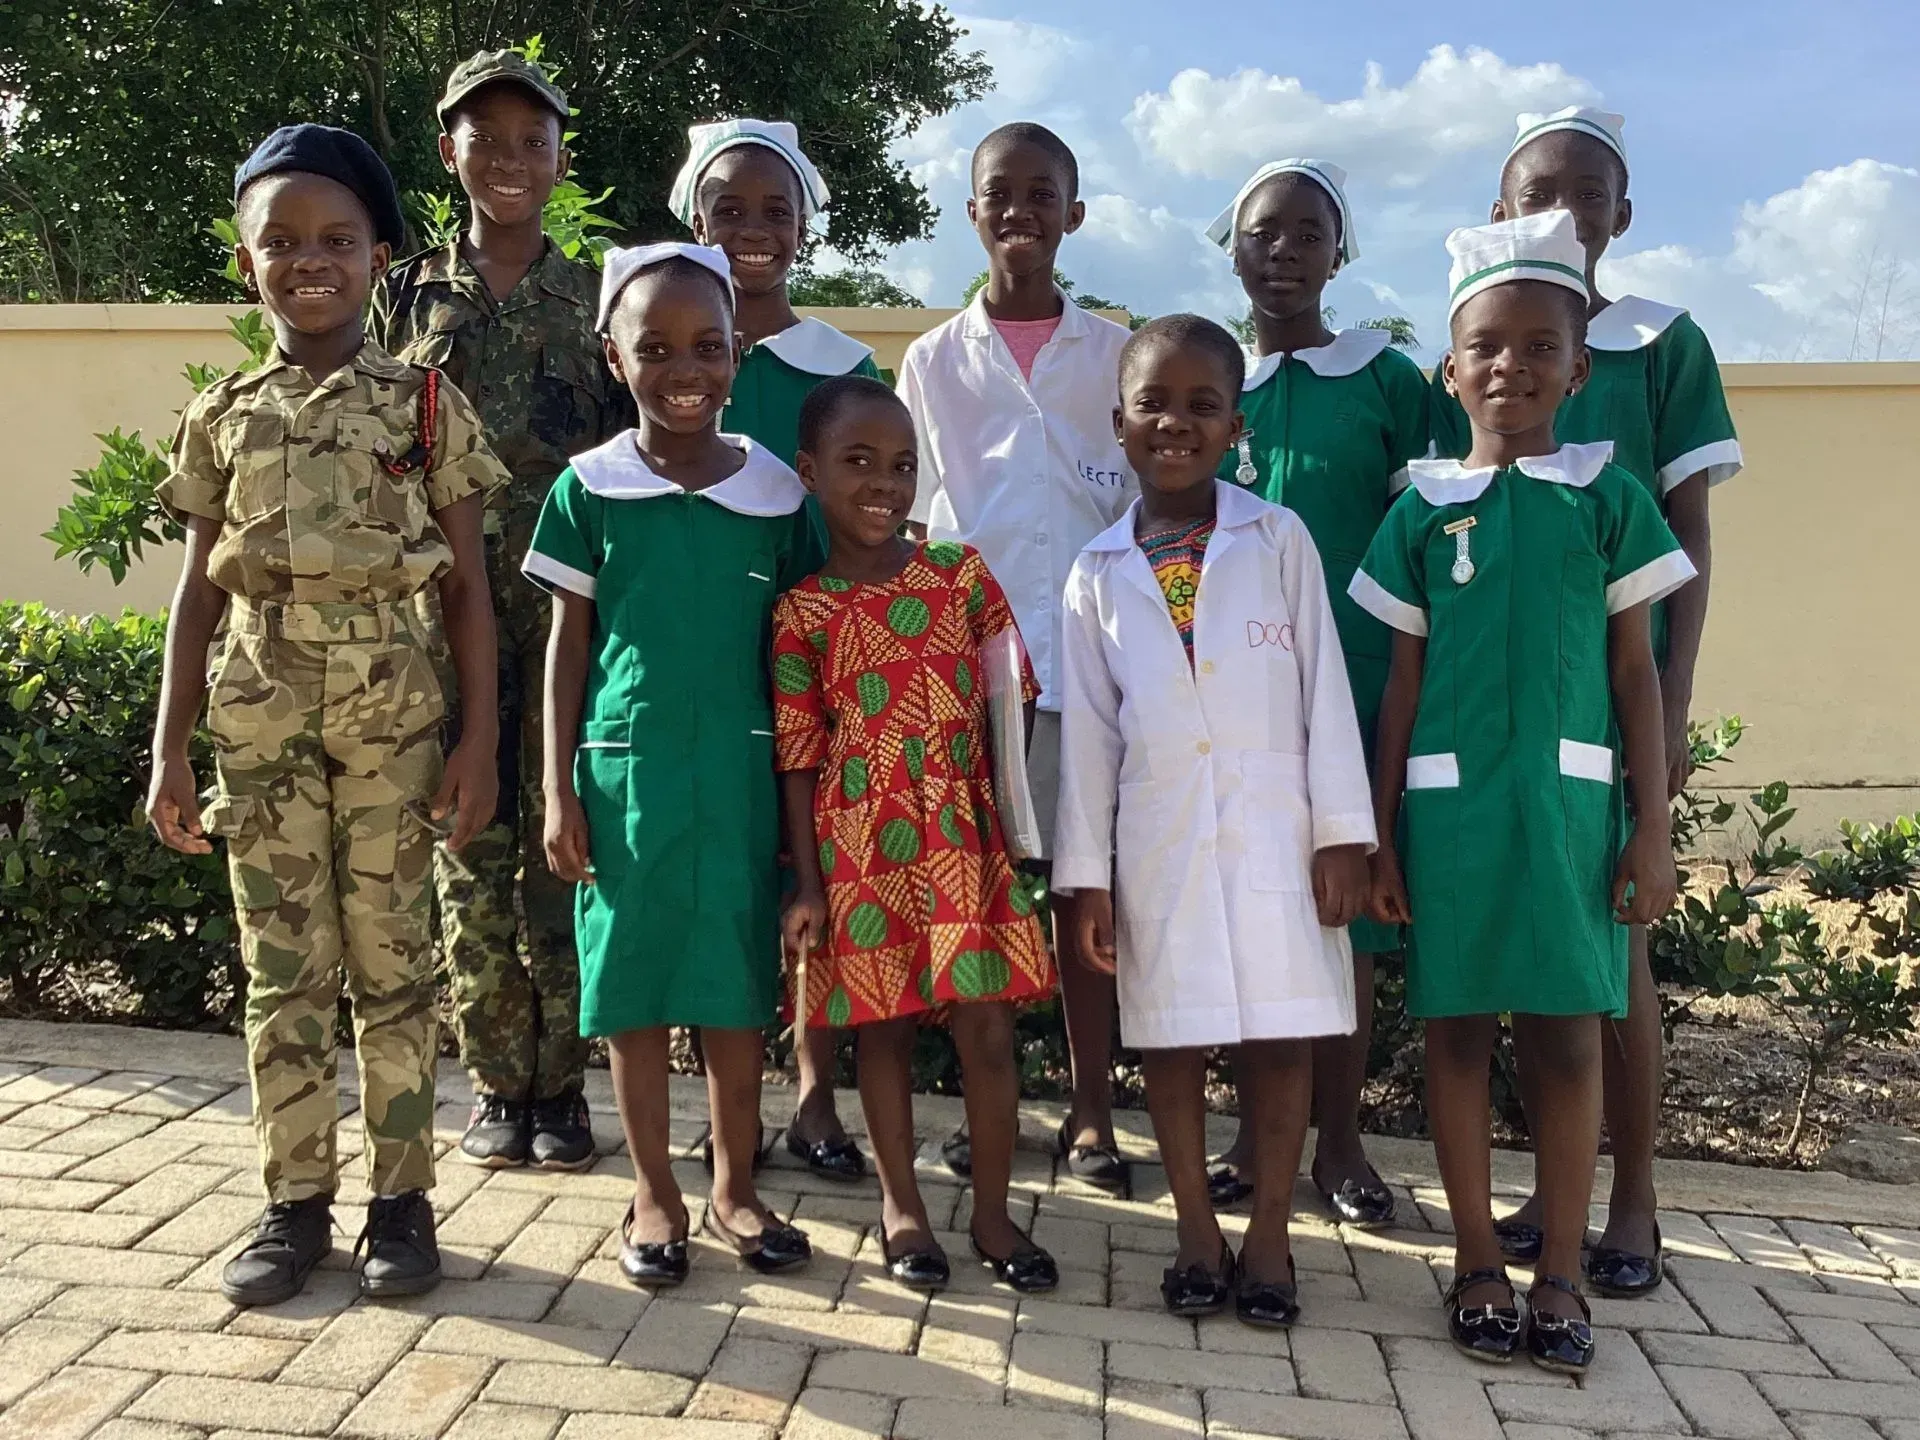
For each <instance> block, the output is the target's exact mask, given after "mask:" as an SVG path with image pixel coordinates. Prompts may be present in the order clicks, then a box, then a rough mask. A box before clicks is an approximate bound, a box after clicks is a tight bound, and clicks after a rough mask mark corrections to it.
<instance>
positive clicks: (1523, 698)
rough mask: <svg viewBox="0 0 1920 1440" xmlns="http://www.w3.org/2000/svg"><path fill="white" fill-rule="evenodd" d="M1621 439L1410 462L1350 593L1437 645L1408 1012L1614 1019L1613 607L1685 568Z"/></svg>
mask: <svg viewBox="0 0 1920 1440" xmlns="http://www.w3.org/2000/svg"><path fill="white" fill-rule="evenodd" d="M1611 450H1612V446H1611V445H1608V444H1605V443H1601V444H1596V445H1567V446H1563V447H1561V449H1560V450H1558V451H1556V452H1555V453H1554V454H1551V455H1543V456H1539V457H1537V458H1533V459H1526V460H1522V461H1520V462H1519V463H1518V464H1517V465H1515V466H1510V467H1508V468H1505V469H1501V470H1497V471H1496V470H1493V469H1484V470H1468V469H1466V468H1465V467H1464V466H1462V465H1461V464H1460V463H1459V462H1457V461H1452V460H1424V461H1421V460H1416V461H1415V462H1413V464H1412V465H1411V466H1409V467H1408V469H1409V473H1410V475H1411V477H1412V486H1411V488H1410V489H1409V490H1408V491H1407V493H1405V494H1404V495H1402V496H1401V497H1400V499H1399V500H1398V501H1397V502H1395V504H1394V507H1393V509H1392V511H1391V512H1389V514H1388V515H1387V519H1386V522H1385V523H1384V524H1383V525H1382V526H1381V527H1380V533H1379V534H1378V535H1376V536H1375V537H1374V541H1373V545H1372V547H1371V548H1370V549H1369V550H1368V551H1367V556H1366V559H1365V560H1364V561H1363V562H1362V564H1361V567H1360V569H1359V570H1358V571H1357V572H1356V573H1355V575H1354V578H1353V585H1352V595H1353V598H1354V599H1355V600H1356V601H1358V602H1359V603H1360V604H1361V605H1362V606H1363V607H1365V608H1366V609H1367V610H1368V611H1370V612H1371V613H1372V614H1374V615H1376V616H1378V617H1379V618H1380V619H1381V620H1382V621H1384V622H1385V623H1386V624H1388V625H1391V626H1393V627H1394V628H1395V629H1397V630H1403V631H1405V632H1406V633H1408V634H1410V635H1422V636H1425V637H1426V639H1427V651H1426V666H1425V669H1424V671H1423V673H1422V676H1421V683H1420V703H1419V708H1418V711H1417V713H1416V716H1415V720H1414V727H1413V740H1412V744H1411V746H1410V747H1409V754H1408V759H1407V782H1406V783H1407V789H1406V800H1405V804H1404V806H1403V813H1404V819H1405V826H1406V830H1405V834H1406V839H1405V842H1404V846H1403V852H1402V860H1403V865H1404V869H1405V874H1406V881H1407V893H1408V901H1409V904H1410V906H1411V909H1412V912H1413V925H1412V926H1411V927H1410V929H1409V932H1408V933H1409V939H1408V948H1407V1011H1408V1013H1409V1014H1412V1015H1416V1016H1420V1017H1422V1018H1433V1017H1438V1016H1447V1015H1488V1014H1498V1013H1501V1012H1504V1011H1519V1012H1522V1013H1525V1014H1536V1015H1589V1014H1603V1015H1623V1014H1625V1013H1626V1006H1627V948H1626V947H1627V941H1626V935H1627V932H1626V928H1625V927H1624V926H1622V925H1618V924H1616V923H1615V922H1614V919H1613V913H1612V909H1611V905H1612V885H1613V871H1614V866H1615V863H1616V862H1617V860H1618V858H1619V855H1620V849H1621V846H1622V844H1623V843H1624V831H1625V807H1624V805H1623V803H1622V799H1621V793H1620V785H1619V774H1620V766H1619V737H1618V731H1617V727H1616V726H1615V723H1614V712H1613V697H1612V693H1611V687H1610V683H1609V672H1608V666H1607V620H1608V617H1609V616H1611V615H1614V614H1617V613H1619V612H1620V611H1622V610H1625V609H1628V608H1630V607H1631V606H1634V605H1639V604H1644V603H1646V602H1648V601H1652V600H1657V599H1659V598H1660V597H1661V596H1663V595H1666V594H1669V593H1670V592H1672V591H1673V590H1675V589H1677V588H1678V587H1679V586H1681V585H1684V584H1685V583H1686V582H1687V581H1688V580H1689V579H1691V578H1692V576H1693V573H1694V571H1693V565H1692V564H1691V562H1689V561H1688V559H1687V556H1686V552H1685V551H1683V550H1682V549H1681V548H1680V546H1679V543H1678V542H1677V541H1675V539H1674V538H1673V534H1672V532H1671V531H1669V530H1668V529H1667V526H1666V522H1665V521H1663V520H1662V519H1661V518H1660V511H1659V508H1658V507H1657V506H1656V505H1655V504H1654V502H1653V497H1652V496H1651V495H1650V494H1649V493H1648V491H1647V489H1646V487H1645V486H1643V485H1641V484H1640V483H1638V481H1636V480H1635V479H1634V477H1633V476H1632V475H1630V474H1628V473H1627V472H1626V471H1625V470H1624V469H1622V468H1621V467H1619V466H1618V465H1613V464H1610V463H1609V462H1608V456H1609V454H1610V453H1611Z"/></svg>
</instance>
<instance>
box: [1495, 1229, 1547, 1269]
mask: <svg viewBox="0 0 1920 1440" xmlns="http://www.w3.org/2000/svg"><path fill="white" fill-rule="evenodd" d="M1493 1238H1494V1239H1496V1240H1498V1241H1499V1242H1500V1253H1501V1254H1502V1255H1504V1256H1506V1257H1507V1258H1508V1259H1509V1260H1518V1261H1520V1262H1521V1263H1522V1264H1526V1265H1531V1264H1532V1263H1533V1262H1534V1261H1535V1260H1538V1259H1539V1258H1540V1247H1541V1246H1542V1245H1544V1244H1545V1243H1546V1240H1547V1233H1546V1231H1544V1230H1542V1229H1541V1228H1540V1227H1539V1226H1538V1225H1532V1224H1529V1223H1528V1222H1527V1221H1525V1220H1496V1221H1494V1222H1493Z"/></svg>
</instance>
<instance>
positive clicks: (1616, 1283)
mask: <svg viewBox="0 0 1920 1440" xmlns="http://www.w3.org/2000/svg"><path fill="white" fill-rule="evenodd" d="M1666 1278H1667V1257H1666V1250H1665V1247H1664V1246H1663V1245H1662V1244H1661V1241H1660V1226H1659V1225H1658V1224H1657V1223H1656V1224H1655V1225H1654V1227H1653V1254H1651V1255H1636V1254H1634V1253H1633V1252H1632V1251H1631V1250H1616V1249H1614V1248H1613V1247H1612V1246H1611V1245H1596V1246H1594V1247H1593V1249H1592V1250H1590V1251H1588V1252H1587V1283H1588V1284H1589V1285H1591V1286H1592V1287H1593V1288H1594V1290H1595V1291H1596V1292H1598V1293H1599V1294H1601V1295H1605V1296H1607V1297H1608V1298H1609V1299H1613V1300H1637V1299H1639V1298H1640V1297H1641V1296H1642V1295H1651V1294H1652V1293H1653V1292H1654V1291H1656V1290H1658V1289H1659V1288H1660V1284H1661V1282H1662V1281H1664V1280H1665V1279H1666Z"/></svg>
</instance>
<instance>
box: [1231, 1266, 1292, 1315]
mask: <svg viewBox="0 0 1920 1440" xmlns="http://www.w3.org/2000/svg"><path fill="white" fill-rule="evenodd" d="M1233 1313H1234V1317H1235V1318H1236V1319H1237V1320H1239V1322H1240V1323H1241V1324H1242V1325H1251V1326H1253V1327H1254V1328H1255V1329H1256V1330H1286V1329H1289V1328H1290V1327H1291V1326H1292V1325H1293V1322H1294V1321H1296V1320H1298V1319H1299V1318H1300V1272H1299V1271H1298V1270H1296V1269H1295V1268H1294V1265H1293V1257H1292V1256H1291V1255H1289V1256H1288V1257H1287V1283H1286V1284H1284V1285H1276V1284H1273V1283H1271V1282H1269V1281H1266V1280H1255V1279H1252V1278H1251V1277H1249V1276H1245V1275H1243V1276H1242V1277H1241V1279H1240V1286H1239V1289H1237V1290H1236V1291H1235V1292H1234V1296H1233Z"/></svg>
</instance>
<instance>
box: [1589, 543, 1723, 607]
mask: <svg viewBox="0 0 1920 1440" xmlns="http://www.w3.org/2000/svg"><path fill="white" fill-rule="evenodd" d="M1699 573H1700V572H1699V571H1697V570H1695V569H1694V568H1693V561H1691V560H1689V559H1688V558H1687V552H1686V551H1684V550H1669V551H1668V552H1667V553H1666V554H1664V555H1662V556H1661V557H1660V558H1659V559H1658V560H1653V561H1649V562H1648V563H1647V564H1645V565H1642V566H1641V567H1640V568H1639V569H1638V570H1635V571H1634V572H1633V573H1632V574H1630V575H1622V576H1621V577H1620V578H1619V579H1618V580H1616V581H1614V582H1613V583H1612V584H1611V585H1609V586H1607V614H1609V615H1618V614H1619V613H1620V612H1621V611H1622V610H1629V609H1632V608H1633V607H1634V606H1635V605H1638V604H1640V603H1642V602H1643V601H1647V600H1660V599H1664V598H1665V597H1666V596H1668V595H1671V594H1672V593H1673V592H1674V591H1676V590H1678V589H1679V588H1680V587H1681V586H1682V585H1684V584H1686V583H1687V582H1688V581H1689V580H1691V579H1693V577H1694V576H1695V575H1697V574H1699Z"/></svg>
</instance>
